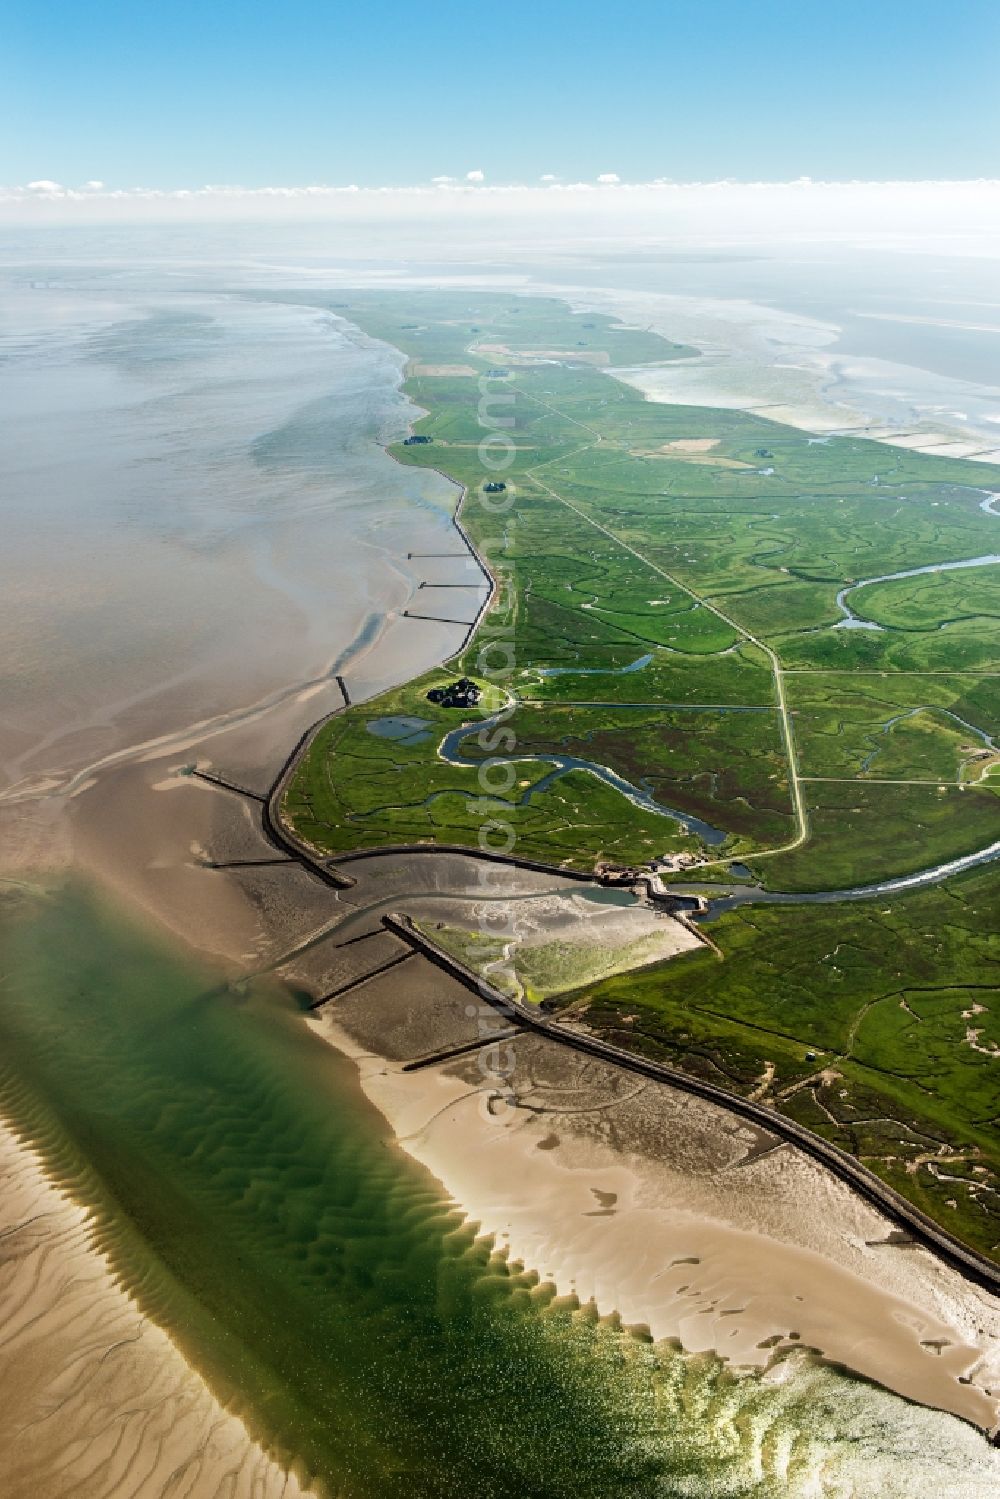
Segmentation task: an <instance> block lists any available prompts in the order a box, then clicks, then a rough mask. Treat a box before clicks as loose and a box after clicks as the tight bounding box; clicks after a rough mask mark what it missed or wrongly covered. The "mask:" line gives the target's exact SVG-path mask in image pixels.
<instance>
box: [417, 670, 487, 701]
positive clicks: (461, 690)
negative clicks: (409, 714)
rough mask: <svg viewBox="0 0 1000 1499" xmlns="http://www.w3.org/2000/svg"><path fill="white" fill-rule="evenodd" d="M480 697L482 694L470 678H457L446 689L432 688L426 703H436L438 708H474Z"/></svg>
mask: <svg viewBox="0 0 1000 1499" xmlns="http://www.w3.org/2000/svg"><path fill="white" fill-rule="evenodd" d="M481 697H482V693H481V692H480V690H479V688H478V687H477V686H476V684H475V682H473V681H472V680H471V678H469V677H459V679H458V681H457V682H449V684H448V686H447V687H432V688H431V690H430V692H428V694H427V701H428V702H429V703H437V705H438V707H440V708H474V707H475V706H476V704H477V703H478V702H479V699H480V698H481Z"/></svg>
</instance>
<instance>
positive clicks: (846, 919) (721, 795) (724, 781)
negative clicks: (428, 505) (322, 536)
mask: <svg viewBox="0 0 1000 1499" xmlns="http://www.w3.org/2000/svg"><path fill="white" fill-rule="evenodd" d="M313 300H316V301H317V303H318V304H319V305H323V298H322V297H321V296H317V297H314V298H313ZM336 310H337V311H338V312H339V313H340V315H342V316H343V317H345V318H347V319H349V320H350V321H351V322H353V323H355V324H357V325H358V326H359V327H361V328H362V329H363V330H364V331H365V332H366V333H367V334H369V335H371V336H373V337H376V338H381V339H384V340H386V341H387V342H388V343H390V344H392V345H394V346H395V347H397V348H399V349H401V350H402V351H403V352H404V353H405V354H406V356H407V357H408V359H409V361H410V362H409V364H408V366H407V376H406V381H405V385H404V389H405V391H406V393H407V394H408V395H409V396H410V397H411V398H412V399H413V400H414V401H415V402H416V403H417V405H418V406H419V407H420V408H421V409H422V411H423V412H424V413H425V414H423V415H420V416H418V418H417V420H416V422H415V425H414V431H415V432H417V433H420V434H422V435H425V436H427V437H429V438H431V439H432V441H430V442H429V443H427V444H425V445H421V446H404V445H402V444H399V445H397V446H395V447H393V449H392V452H393V454H394V456H395V457H397V458H398V459H399V460H400V461H401V462H403V463H407V464H415V465H424V466H428V467H432V468H434V469H437V470H439V471H440V472H441V473H443V474H445V475H447V476H448V477H449V478H451V479H453V480H454V481H455V482H456V483H457V484H459V485H460V486H462V489H463V491H464V501H463V507H462V523H463V525H464V526H465V528H466V530H467V531H468V533H469V535H470V536H471V537H472V539H473V540H474V542H475V544H476V546H477V547H478V548H479V549H480V551H481V552H482V553H483V555H484V556H485V557H487V558H488V560H489V564H490V566H491V568H492V569H493V571H494V573H495V574H496V576H497V578H498V579H499V582H500V584H501V587H500V590H499V594H498V597H497V599H496V600H495V602H494V606H493V608H492V609H491V611H490V612H489V613H488V614H487V617H486V619H485V621H484V623H483V624H482V626H481V627H480V630H479V631H478V633H477V634H476V635H475V636H474V638H473V639H472V640H471V641H470V642H469V643H468V644H467V646H466V647H465V648H464V650H463V651H462V652H461V654H460V655H459V656H458V657H456V659H455V660H454V661H452V662H450V663H447V664H446V665H445V666H444V667H442V668H441V669H440V670H438V671H435V672H432V673H429V674H427V675H426V676H425V677H422V678H421V679H419V680H418V681H415V682H411V683H410V684H408V685H406V686H405V687H402V688H399V689H397V690H395V691H393V692H392V693H387V694H385V695H383V696H382V697H381V698H379V699H377V700H376V701H374V702H371V703H366V704H359V705H355V706H354V707H352V708H350V709H349V710H348V711H346V712H345V713H343V714H341V715H339V716H338V717H337V718H336V719H334V720H332V721H331V722H330V723H328V724H327V725H326V726H325V727H324V728H323V729H322V731H321V732H320V733H319V735H318V737H317V738H316V739H315V740H314V741H313V743H312V745H311V747H310V749H309V752H308V754H307V755H306V756H305V757H304V759H303V761H302V762H301V764H300V766H299V768H298V770H297V773H296V774H295V776H294V777H293V779H292V781H291V784H290V786H289V788H288V791H287V794H286V799H285V805H284V812H285V816H286V817H287V818H288V820H289V821H290V823H291V824H292V826H293V827H294V828H295V829H296V831H297V832H298V833H299V834H300V835H301V836H302V837H303V838H305V839H306V840H307V841H308V842H309V844H310V845H311V846H312V847H313V848H314V849H316V850H317V851H319V852H320V853H322V854H328V855H332V856H334V857H335V856H336V855H338V854H343V853H347V852H351V851H355V850H360V849H365V848H374V847H382V848H385V847H396V846H421V845H427V844H428V843H448V844H454V845H459V846H462V847H468V848H476V847H477V846H480V843H481V838H482V834H483V829H484V827H487V828H492V827H494V825H496V826H499V827H502V828H504V829H506V830H507V836H508V838H509V844H508V845H507V847H508V849H512V850H513V851H514V852H515V853H517V854H519V855H521V856H523V857H527V858H531V859H534V860H541V861H543V862H546V863H549V864H551V865H554V866H560V867H566V868H574V869H580V870H592V869H594V868H595V867H596V866H599V865H601V864H605V863H612V864H625V865H635V864H637V863H646V862H649V861H651V860H654V859H656V858H658V857H664V856H667V855H671V854H677V853H679V852H682V851H683V852H687V853H690V854H694V855H698V856H701V857H703V858H704V859H706V860H708V861H711V862H710V863H708V864H706V869H705V877H706V879H707V880H714V881H719V880H720V879H724V877H725V874H726V865H725V861H726V860H729V859H735V858H738V859H740V860H742V861H743V862H744V863H746V864H747V865H748V866H749V867H750V870H751V871H752V874H753V876H754V878H755V879H756V880H757V881H759V883H760V884H761V885H762V886H763V887H764V888H765V889H766V890H772V891H784V892H790V893H794V892H816V891H831V890H832V891H836V890H840V889H844V888H848V887H853V886H857V885H863V884H869V883H871V882H873V881H882V880H886V879H891V878H893V877H896V876H902V875H908V874H911V873H914V872H916V871H919V870H922V869H927V868H929V867H931V866H934V865H937V864H940V863H943V862H945V861H950V860H952V859H956V858H959V857H961V856H963V855H967V854H969V853H972V852H974V851H975V850H977V849H981V848H983V847H985V846H986V845H987V844H989V843H991V842H993V841H994V840H997V839H1000V798H998V796H997V794H996V793H997V791H998V790H1000V775H998V774H995V773H994V763H995V761H994V755H995V751H994V749H993V738H994V736H995V735H998V734H1000V565H993V564H990V565H985V566H981V567H976V568H966V569H956V570H950V571H946V572H936V573H929V574H923V575H921V576H918V577H909V578H894V579H889V580H885V581H880V582H867V581H866V580H869V579H875V578H880V579H885V575H886V574H895V573H901V572H905V571H907V570H910V569H913V568H919V567H928V566H937V565H939V564H941V563H945V562H954V561H958V560H962V559H971V558H980V557H986V556H990V555H992V554H993V553H994V552H995V551H997V550H998V542H1000V520H998V519H997V518H996V517H995V516H991V515H988V514H986V513H984V512H983V511H982V509H981V508H980V502H981V499H982V490H983V488H986V487H991V486H992V487H993V488H1000V470H997V469H991V468H989V467H986V466H984V465H978V464H971V463H968V462H961V461H954V460H950V459H943V458H933V457H927V456H921V455H920V454H918V453H915V452H912V451H902V450H898V449H893V448H890V447H887V446H885V445H879V444H877V443H873V442H870V441H866V440H863V439H860V438H856V437H843V438H831V439H829V440H826V441H824V442H822V443H817V442H815V441H812V440H810V438H809V437H808V435H807V434H805V433H802V432H798V431H796V430H794V429H791V428H788V427H782V426H779V425H777V424H775V423H772V422H768V421H765V420H763V419H761V418H759V417H757V416H754V415H750V414H748V413H744V412H728V411H717V410H709V409H704V408H689V407H683V406H668V405H661V404H656V403H654V402H650V401H647V400H646V399H645V398H644V397H643V396H642V395H641V394H640V393H638V392H637V391H635V390H634V389H632V388H631V387H629V386H628V385H626V384H624V383H622V382H621V381H620V380H618V379H615V378H614V376H613V375H612V374H611V373H609V371H611V370H613V369H614V368H615V367H616V366H626V365H629V366H634V365H637V364H644V363H656V362H663V361H668V360H674V359H683V358H687V357H689V356H690V353H691V351H690V350H686V349H684V348H682V347H679V346H677V345H674V344H670V343H668V342H666V341H665V340H662V339H659V338H658V337H657V336H656V335H654V334H651V333H649V332H647V331H644V330H640V329H627V328H620V327H617V326H616V325H615V324H614V323H613V321H612V320H610V319H608V318H606V317H602V316H600V315H597V314H586V315H583V314H574V313H572V312H571V311H569V309H568V308H567V307H566V306H564V305H563V304H561V303H559V302H557V301H553V300H549V299H542V298H537V299H536V298H517V297H512V296H505V295H499V294H492V293H485V292H480V291H478V290H476V291H456V292H426V293H425V292H413V291H407V292H405V293H403V292H356V293H349V294H345V295H344V297H342V298H338V300H337V303H336ZM487 436H488V438H489V445H488V447H487V448H486V449H483V448H482V447H481V443H482V441H483V439H484V437H487ZM501 458H503V459H504V461H505V465H506V466H504V467H503V468H502V469H500V468H498V467H497V466H496V465H497V464H498V462H499V460H500V459H501ZM497 477H502V479H503V482H504V484H505V485H506V489H505V490H504V491H503V492H502V494H500V495H497V494H494V495H490V494H487V493H486V492H485V490H484V485H485V484H486V482H488V481H489V480H491V479H494V478H497ZM859 584H864V585H865V586H863V587H862V586H858V585H859ZM845 589H847V590H849V591H848V594H847V601H848V603H849V605H850V607H851V608H852V609H853V611H854V613H855V614H856V615H857V616H858V617H859V618H860V619H862V620H865V621H869V622H871V625H872V626H878V628H862V629H844V628H838V625H839V624H840V622H841V621H842V620H843V617H844V615H843V611H842V609H841V608H840V607H839V606H838V602H837V596H838V593H840V592H841V591H842V590H845ZM498 663H499V664H498ZM462 673H464V674H468V675H469V676H471V677H473V678H474V679H475V680H476V681H477V682H478V683H479V684H480V685H481V686H482V687H483V688H484V689H486V690H485V695H484V709H483V712H480V711H478V710H466V711H458V710H449V709H443V708H440V707H437V706H435V705H433V704H431V703H429V702H428V701H427V697H426V693H427V691H428V690H429V689H430V688H431V687H432V686H434V685H441V684H442V683H444V682H447V681H449V680H452V679H453V678H454V676H455V675H457V674H462ZM501 702H503V703H505V704H506V705H507V712H506V715H505V721H504V723H503V724H502V725H497V726H496V727H494V728H493V729H492V730H491V729H490V728H489V727H488V726H487V727H486V728H485V729H484V728H483V723H484V714H486V713H488V712H493V711H495V710H496V708H497V706H498V704H500V703H501ZM394 715H395V716H400V715H401V716H406V717H412V718H415V719H420V720H422V721H423V724H422V727H421V728H420V729H419V731H417V732H415V733H413V734H412V735H407V736H404V737H403V738H385V737H381V736H380V734H379V732H378V731H377V730H376V731H373V729H372V724H373V723H374V722H377V721H378V720H379V719H380V718H383V717H392V716H394ZM463 724H465V725H466V729H467V731H466V732H465V734H464V735H458V736H455V735H452V737H451V738H450V739H448V740H447V743H446V736H448V735H449V734H451V731H453V730H455V729H457V728H461V726H462V725H463ZM442 746H444V747H445V749H444V750H443V749H442ZM445 750H447V753H446V752H445ZM567 760H569V761H571V762H572V763H571V764H569V765H568V764H567ZM996 763H997V764H1000V760H998V761H997V762H996ZM588 767H592V768H591V769H588ZM595 772H596V773H595ZM484 777H485V779H484ZM616 778H619V779H616ZM622 783H626V784H624V785H623V784H622ZM692 819H693V820H695V821H694V822H693V823H692ZM701 825H705V826H706V827H707V829H708V833H705V834H704V837H703V836H702V833H701V831H700V828H701ZM709 834H711V838H712V839H714V840H716V841H711V842H706V841H705V839H706V838H708V835H709ZM487 842H488V846H490V847H494V848H497V847H500V846H501V842H500V840H498V839H497V838H495V837H493V835H492V834H488V836H487ZM720 861H721V862H720ZM998 889H1000V873H998V874H994V873H993V872H991V870H990V869H983V870H980V871H978V872H977V873H975V874H974V875H969V876H966V877H964V878H963V879H961V880H958V881H953V882H950V883H948V884H946V885H943V886H942V887H940V888H936V889H932V890H930V891H926V890H924V891H921V892H919V893H914V894H912V895H909V896H905V897H903V896H898V897H896V898H895V899H894V900H893V901H892V902H891V903H888V904H887V906H886V908H883V906H882V905H881V903H880V902H879V901H874V902H869V903H866V904H855V903H849V904H848V903H841V904H831V905H823V906H810V907H796V906H794V905H782V906H777V907H776V906H771V907H760V906H749V907H744V908H741V910H740V912H739V913H738V914H734V915H730V916H727V917H725V918H724V919H723V920H722V921H720V922H719V924H718V926H717V927H715V928H713V930H714V931H716V932H717V934H718V940H719V943H720V946H721V947H722V949H723V952H724V953H725V955H726V961H724V962H723V963H722V964H719V963H718V962H717V960H716V959H714V958H707V957H704V956H702V955H696V956H693V957H688V956H685V957H682V958H680V959H677V960H675V961H673V962H671V963H669V964H667V965H664V966H663V967H662V968H660V969H654V970H652V971H649V972H644V973H642V974H636V975H619V976H617V977H615V978H612V979H609V980H608V981H607V982H605V983H604V984H602V985H597V986H594V987H593V989H592V990H590V991H585V992H584V993H583V995H582V997H583V998H584V1000H585V1001H586V1002H587V1003H589V1005H590V1007H591V1008H590V1016H591V1019H592V1020H593V1021H594V1022H595V1023H598V1024H599V1025H601V1026H603V1027H605V1028H607V1029H609V1030H610V1031H611V1032H613V1033H614V1034H615V1035H616V1036H617V1037H618V1038H619V1039H624V1040H625V1041H626V1042H627V1043H628V1044H635V1045H641V1046H644V1047H648V1048H652V1049H656V1050H660V1051H665V1052H666V1053H668V1054H669V1055H670V1056H671V1057H672V1059H674V1060H676V1061H678V1062H679V1063H680V1064H681V1065H684V1066H691V1067H694V1068H696V1069H698V1070H703V1071H706V1072H708V1073H709V1075H712V1076H714V1077H715V1078H716V1080H722V1081H723V1082H726V1083H727V1085H731V1086H733V1087H735V1088H740V1089H749V1088H751V1087H753V1086H759V1085H760V1078H761V1077H764V1076H766V1075H767V1068H768V1064H773V1067H774V1069H775V1072H774V1082H773V1084H772V1085H771V1096H772V1098H773V1101H774V1102H775V1104H776V1106H777V1107H779V1108H782V1109H786V1110H787V1111H788V1112H789V1113H790V1114H792V1115H794V1116H795V1117H796V1118H799V1119H800V1120H802V1121H803V1122H806V1123H809V1124H810V1125H812V1126H813V1127H814V1128H816V1129H818V1130H820V1131H821V1132H823V1133H828V1134H831V1137H832V1138H837V1139H838V1140H839V1141H840V1142H841V1143H842V1144H844V1145H845V1146H846V1148H848V1149H851V1150H855V1151H856V1152H857V1153H858V1154H860V1155H862V1156H863V1157H864V1158H866V1159H869V1160H870V1161H871V1162H872V1163H873V1164H874V1165H875V1168H876V1169H877V1170H879V1171H880V1172H881V1173H882V1174H883V1175H885V1176H886V1177H887V1178H888V1179H890V1180H892V1181H893V1183H894V1185H896V1186H897V1187H898V1188H899V1189H900V1190H901V1191H903V1192H905V1193H907V1194H908V1195H910V1196H911V1197H912V1198H913V1199H914V1200H915V1201H918V1202H919V1203H920V1204H921V1205H922V1206H924V1207H926V1208H927V1209H928V1210H929V1211H932V1212H934V1213H935V1214H936V1215H937V1216H938V1217H939V1218H940V1219H941V1221H942V1222H944V1223H946V1224H948V1225H949V1226H952V1227H954V1228H956V1231H958V1232H960V1233H962V1234H964V1235H965V1236H966V1237H967V1238H968V1239H969V1241H970V1242H973V1243H975V1244H976V1245H977V1246H978V1247H980V1248H983V1249H985V1250H986V1251H987V1252H990V1253H997V1254H998V1255H1000V1180H998V1179H997V1177H996V1171H997V1169H998V1158H997V1153H996V1140H995V1134H993V1133H992V1129H993V1126H994V1125H995V1123H996V1119H997V1116H998V1115H1000V1083H998V1081H997V1073H998V1068H1000V1053H997V1051H996V1039H995V1032H996V1025H997V1018H996V1017H997V1015H998V1014H1000V1011H998V1009H997V1006H996V1002H995V1000H994V999H993V998H992V993H993V991H992V989H991V985H992V984H993V982H994V974H993V970H992V968H991V966H990V965H991V964H992V963H993V962H995V961H996V958H997V957H998V956H1000V938H996V939H994V937H993V936H992V930H993V928H994V927H995V926H996V916H997V910H998V903H997V893H998ZM970 892H971V893H970ZM994 942H996V943H997V952H996V953H994V951H993V944H994ZM976 995H979V996H980V997H979V998H975V997H974V996H976ZM580 997H581V996H580V995H577V998H580ZM626 1014H629V1015H633V1016H635V1017H636V1018H635V1019H634V1021H631V1022H628V1023H626V1021H625V1019H624V1018H623V1017H624V1016H625V1015H626ZM969 1017H974V1018H969ZM972 1033H975V1034H974V1036H973V1039H971V1040H970V1039H969V1036H970V1035H972ZM807 1053H815V1056H816V1060H815V1061H809V1060H807ZM824 1068H825V1069H827V1072H829V1070H830V1069H833V1071H834V1072H836V1074H837V1075H836V1077H832V1076H831V1077H826V1076H825V1075H824V1078H822V1079H820V1080H819V1081H817V1077H818V1074H819V1072H820V1071H822V1070H823V1069H824ZM928 1142H930V1143H928ZM991 1142H992V1143H991ZM920 1155H924V1156H926V1157H927V1159H926V1160H922V1159H921V1160H918V1159H917V1157H918V1156H920ZM942 1163H944V1164H942ZM952 1203H954V1204H955V1205H954V1206H952V1205H951V1204H952Z"/></svg>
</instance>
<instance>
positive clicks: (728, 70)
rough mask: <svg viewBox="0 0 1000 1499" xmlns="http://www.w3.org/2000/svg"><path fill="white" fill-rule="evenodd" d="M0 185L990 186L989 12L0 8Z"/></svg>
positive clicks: (85, 4)
mask: <svg viewBox="0 0 1000 1499" xmlns="http://www.w3.org/2000/svg"><path fill="white" fill-rule="evenodd" d="M3 38H4V42H3V58H2V61H0V125H2V131H0V183H7V184H11V183H24V182H28V181H30V180H32V179H37V178H46V179H53V180H55V181H57V182H61V183H70V184H73V183H82V182H84V181H87V180H88V179H94V178H96V179H100V180H101V181H103V182H106V183H108V184H113V185H119V186H123V187H126V186H133V185H136V184H143V185H148V186H158V187H176V186H195V185H200V184H202V183H206V182H213V183H218V182H229V183H243V184H247V185H262V184H273V185H279V186H280V185H291V184H298V183H308V182H323V183H349V182H356V183H359V184H360V185H362V186H373V185H379V184H384V183H394V184H409V183H418V182H424V181H427V180H429V179H430V178H432V177H434V176H436V175H439V174H453V175H455V176H459V177H461V176H464V174H465V173H466V172H468V171H470V170H474V169H478V170H481V171H483V172H484V173H485V177H486V180H487V181H488V182H498V181H511V180H520V181H526V182H533V181H537V180H538V178H539V177H540V176H541V175H542V174H544V173H553V174H557V175H558V176H559V177H561V178H563V179H567V180H573V179H587V180H592V179H593V178H595V177H596V176H597V175H598V174H599V173H602V172H615V173H618V174H619V175H620V176H622V177H623V178H626V179H628V180H632V181H638V180H649V179H652V178H655V177H670V178H677V179H681V180H687V181H690V180H694V179H705V178H718V177H737V178H741V179H755V178H756V179H762V178H763V179H768V180H772V181H774V180H787V179H791V178H795V177H798V176H800V175H810V176H813V177H817V178H828V179H829V178H835V179H841V180H844V179H850V178H866V179H869V180H871V179H883V178H888V177H897V178H898V177H908V178H927V177H936V178H971V177H979V176H1000V144H998V143H1000V105H998V98H1000V90H998V89H997V84H996V78H997V71H998V64H1000V4H998V3H997V0H953V3H951V4H943V3H941V0H934V3H930V0H866V3H859V0H841V3H837V0H829V3H825V4H823V3H817V0H798V3H794V4H793V3H788V0H700V3H693V0H678V3H670V0H661V3H651V0H632V3H626V4H622V5H617V6H615V5H608V4H604V5H598V4H596V3H591V0H576V3H573V4H569V3H566V0H533V3H530V4H529V3H524V0H493V3H492V4H488V5H482V4H480V5H478V6H476V7H473V5H472V4H470V3H464V4H458V3H455V0H429V3H425V4H424V5H423V6H418V5H415V4H413V3H412V0H409V3H406V4H402V3H398V4H397V3H388V0H371V3H367V4H366V3H364V0H358V3H356V4H352V5H344V4H341V3H333V0H328V3H325V4H322V3H296V0H291V3H288V4H286V5H280V4H278V3H277V0H275V3H272V4H261V3H258V0H238V3H236V0H199V3H194V0H165V3H157V0H129V3H117V4H115V3H109V0H47V3H45V4H44V5H43V4H34V3H31V0H16V3H15V5H13V6H11V5H10V4H8V8H7V12H6V19H5V21H4V26H3Z"/></svg>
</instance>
